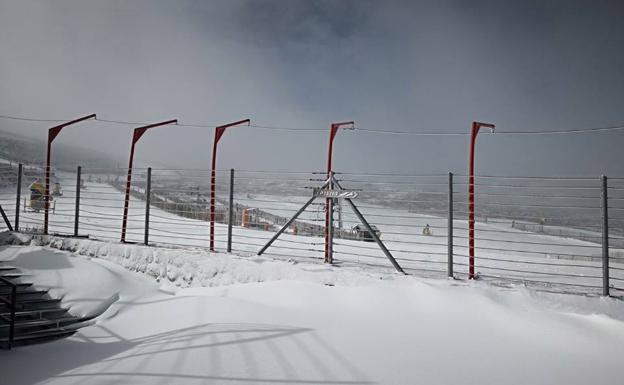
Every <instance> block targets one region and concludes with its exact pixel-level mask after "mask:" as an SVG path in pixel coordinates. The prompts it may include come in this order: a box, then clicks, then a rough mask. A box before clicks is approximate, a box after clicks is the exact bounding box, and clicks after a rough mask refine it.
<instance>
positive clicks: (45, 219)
mask: <svg viewBox="0 0 624 385" xmlns="http://www.w3.org/2000/svg"><path fill="white" fill-rule="evenodd" d="M88 119H95V114H91V115H87V116H83V117H82V118H78V119H74V120H72V121H70V122H67V123H63V124H59V125H58V126H55V127H52V128H50V129H49V130H48V152H47V155H46V169H45V196H44V197H43V201H44V207H45V209H44V214H43V233H44V234H48V219H49V210H50V157H51V152H52V151H51V150H52V142H53V141H54V139H56V137H57V136H58V134H60V133H61V130H62V129H63V128H65V127H67V126H71V125H72V124H76V123H80V122H82V121H84V120H88Z"/></svg>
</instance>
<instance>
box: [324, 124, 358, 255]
mask: <svg viewBox="0 0 624 385" xmlns="http://www.w3.org/2000/svg"><path fill="white" fill-rule="evenodd" d="M354 125H355V123H354V122H340V123H332V124H331V126H329V144H328V147H327V178H329V177H330V176H331V172H332V152H333V149H334V138H336V134H337V133H338V129H339V128H341V127H342V126H351V127H350V128H351V129H353V126H354ZM329 186H330V188H331V186H332V184H331V183H330V184H329ZM331 206H332V205H331V198H327V199H326V200H325V263H332V262H333V261H332V250H331V248H330V244H329V243H330V239H329V227H330V226H333V223H330V222H331V220H330V212H329V210H330V209H333V208H332V207H331Z"/></svg>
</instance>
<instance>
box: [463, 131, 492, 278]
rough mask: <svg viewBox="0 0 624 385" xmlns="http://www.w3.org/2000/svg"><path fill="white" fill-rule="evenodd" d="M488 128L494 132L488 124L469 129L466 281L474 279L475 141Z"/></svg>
mask: <svg viewBox="0 0 624 385" xmlns="http://www.w3.org/2000/svg"><path fill="white" fill-rule="evenodd" d="M482 127H483V128H489V129H491V130H492V132H494V125H493V124H490V123H481V122H472V126H471V128H470V150H469V155H468V156H469V159H468V269H469V271H468V279H474V278H475V267H474V256H475V251H474V245H475V239H474V236H475V215H474V206H475V203H474V157H475V141H476V139H477V134H479V130H480V129H481V128H482Z"/></svg>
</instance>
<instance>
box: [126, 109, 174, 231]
mask: <svg viewBox="0 0 624 385" xmlns="http://www.w3.org/2000/svg"><path fill="white" fill-rule="evenodd" d="M169 124H178V119H172V120H167V121H165V122H160V123H154V124H149V125H147V126H143V127H137V128H135V129H134V132H133V134H132V144H131V145H130V159H129V160H128V178H127V179H126V194H125V198H124V211H123V218H122V223H121V242H126V226H127V224H128V204H129V203H130V183H131V180H132V163H133V161H134V145H135V144H136V142H138V141H139V139H141V137H142V136H143V134H145V131H147V130H149V129H150V128H154V127H159V126H166V125H169Z"/></svg>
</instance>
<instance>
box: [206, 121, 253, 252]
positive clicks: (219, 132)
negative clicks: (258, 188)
mask: <svg viewBox="0 0 624 385" xmlns="http://www.w3.org/2000/svg"><path fill="white" fill-rule="evenodd" d="M243 123H247V124H248V125H249V124H250V123H251V120H249V119H243V120H239V121H237V122H232V123H228V124H224V125H222V126H218V127H215V132H214V140H213V141H212V167H211V172H210V251H214V238H215V223H214V221H215V184H216V176H217V175H216V167H217V144H218V143H219V140H220V139H221V137H222V136H223V134H224V133H225V130H226V129H227V128H229V127H232V126H238V125H239V124H243Z"/></svg>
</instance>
